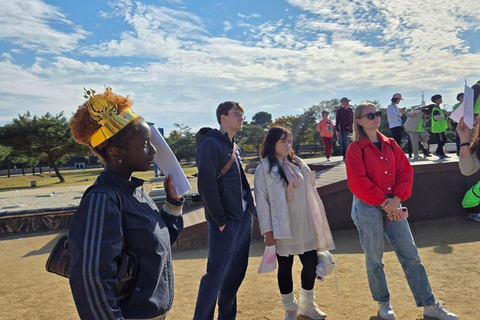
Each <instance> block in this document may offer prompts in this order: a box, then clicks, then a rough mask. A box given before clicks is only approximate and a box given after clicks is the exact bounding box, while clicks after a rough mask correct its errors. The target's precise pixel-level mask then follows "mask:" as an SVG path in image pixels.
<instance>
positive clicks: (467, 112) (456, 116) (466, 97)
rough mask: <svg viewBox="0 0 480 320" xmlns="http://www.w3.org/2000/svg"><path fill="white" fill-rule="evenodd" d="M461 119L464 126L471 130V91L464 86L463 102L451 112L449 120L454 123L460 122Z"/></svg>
mask: <svg viewBox="0 0 480 320" xmlns="http://www.w3.org/2000/svg"><path fill="white" fill-rule="evenodd" d="M462 117H463V121H464V122H465V125H466V126H467V127H468V128H469V129H472V128H473V122H474V121H473V120H474V118H473V89H472V88H470V87H469V86H467V84H465V90H464V92H463V102H462V103H460V105H459V106H458V108H457V109H455V111H453V112H452V114H451V115H450V118H451V119H453V120H455V121H456V122H460V119H461V118H462Z"/></svg>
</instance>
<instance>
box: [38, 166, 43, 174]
mask: <svg viewBox="0 0 480 320" xmlns="http://www.w3.org/2000/svg"><path fill="white" fill-rule="evenodd" d="M38 171H39V172H40V174H43V171H42V165H41V164H39V165H38Z"/></svg>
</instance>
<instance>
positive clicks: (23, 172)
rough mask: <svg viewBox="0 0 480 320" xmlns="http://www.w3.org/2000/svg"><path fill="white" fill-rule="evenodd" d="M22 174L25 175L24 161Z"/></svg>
mask: <svg viewBox="0 0 480 320" xmlns="http://www.w3.org/2000/svg"><path fill="white" fill-rule="evenodd" d="M22 174H23V175H25V163H22Z"/></svg>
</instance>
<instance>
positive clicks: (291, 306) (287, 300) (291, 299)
mask: <svg viewBox="0 0 480 320" xmlns="http://www.w3.org/2000/svg"><path fill="white" fill-rule="evenodd" d="M280 295H281V296H282V304H283V308H284V309H285V320H297V310H298V305H297V299H295V293H294V292H293V291H292V292H290V293H288V294H280Z"/></svg>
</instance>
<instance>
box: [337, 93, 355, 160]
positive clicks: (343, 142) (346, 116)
mask: <svg viewBox="0 0 480 320" xmlns="http://www.w3.org/2000/svg"><path fill="white" fill-rule="evenodd" d="M350 101H351V100H350V99H348V98H347V97H343V98H342V99H340V103H341V105H340V108H339V109H338V110H337V114H336V118H335V121H336V123H335V130H336V132H337V137H338V139H339V141H340V150H341V152H342V156H343V160H344V161H345V153H346V152H347V148H348V145H349V144H350V139H349V137H348V136H349V135H350V133H352V122H353V109H352V108H351V107H350V106H349V104H350Z"/></svg>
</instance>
